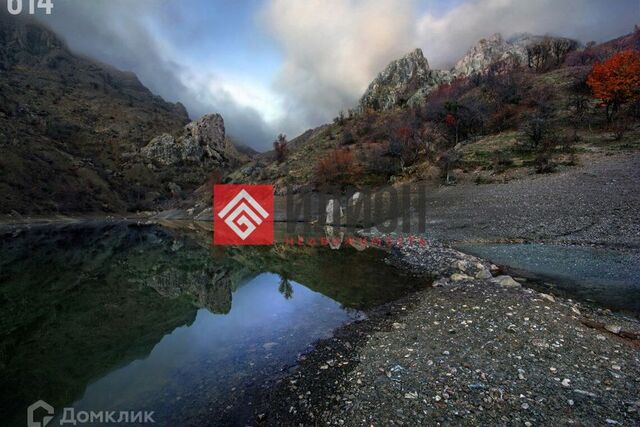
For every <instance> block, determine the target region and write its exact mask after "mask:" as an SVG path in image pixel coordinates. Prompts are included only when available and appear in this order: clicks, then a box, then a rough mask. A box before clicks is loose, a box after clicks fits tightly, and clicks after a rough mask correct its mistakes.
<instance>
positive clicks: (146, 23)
mask: <svg viewBox="0 0 640 427" xmlns="http://www.w3.org/2000/svg"><path fill="white" fill-rule="evenodd" d="M165 4H169V3H165ZM162 5H163V4H162V3H159V2H157V1H154V0H136V1H135V2H131V1H124V0H109V1H100V0H96V1H91V2H88V1H86V2H78V1H71V0H67V1H64V0H58V1H56V3H55V9H54V11H55V13H53V14H52V15H50V16H42V17H41V20H42V21H44V22H45V23H46V24H47V25H49V26H50V27H51V28H52V29H53V30H54V31H55V32H56V33H57V34H60V35H61V36H62V37H63V38H64V39H65V40H66V41H67V43H68V44H69V46H70V48H71V49H72V50H73V51H75V52H77V53H80V54H83V55H86V56H89V57H92V58H95V59H97V60H99V61H102V62H105V63H108V64H111V65H114V66H116V67H118V68H121V69H124V70H128V71H133V72H134V73H136V74H137V75H138V77H139V78H140V81H141V82H142V83H143V84H144V85H145V86H147V87H148V88H149V89H150V90H151V91H152V92H154V93H156V94H158V95H160V96H162V97H163V98H164V99H166V100H168V101H171V102H177V101H180V102H182V103H183V104H184V105H185V106H186V108H187V110H188V111H189V114H190V116H191V117H192V118H198V117H200V116H202V115H204V114H206V113H211V112H219V113H221V114H222V116H223V117H224V120H225V127H226V128H227V133H228V134H230V135H231V136H233V137H234V138H235V139H236V140H238V141H240V142H242V143H244V144H247V145H250V146H252V147H254V148H256V149H266V148H268V147H269V144H270V141H272V139H273V136H274V135H276V134H277V129H274V128H273V127H272V126H270V125H269V124H268V123H267V122H266V120H265V117H264V115H263V114H262V112H261V111H259V110H258V109H256V108H255V107H256V105H251V102H247V100H251V99H252V98H253V97H252V94H251V89H250V88H248V87H247V88H245V90H244V93H243V95H244V99H240V100H236V98H235V97H234V95H237V94H238V91H237V90H236V91H235V93H234V91H233V90H230V88H229V86H228V85H226V83H225V80H224V77H223V76H220V75H216V74H214V73H212V72H211V71H209V70H202V69H201V68H199V67H198V65H199V64H197V62H195V61H193V60H191V58H189V57H186V56H184V55H183V53H182V51H181V49H180V47H179V46H175V45H174V44H173V40H172V39H171V38H170V37H169V35H168V34H167V32H165V31H164V30H163V26H166V25H170V24H169V22H168V19H167V15H169V14H171V15H172V16H173V17H174V18H175V19H176V21H174V22H173V24H174V25H175V22H180V25H183V26H185V28H187V27H189V24H190V22H188V21H187V22H185V17H184V16H182V15H180V14H179V11H180V9H179V8H175V7H173V8H171V9H170V10H168V9H164V8H163V7H162ZM173 5H175V3H174V4H173ZM165 28H166V27H165ZM189 31H190V33H191V34H190V37H191V39H190V40H189V41H190V42H191V43H198V38H200V37H204V36H205V35H204V34H203V32H204V31H206V29H200V30H198V29H194V28H191V27H189ZM198 31H200V32H198ZM203 40H204V39H203ZM225 85H226V86H225ZM236 86H237V85H236ZM262 97H263V98H264V94H262ZM258 106H259V105H258Z"/></svg>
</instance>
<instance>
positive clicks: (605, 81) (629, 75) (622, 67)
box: [587, 50, 640, 119]
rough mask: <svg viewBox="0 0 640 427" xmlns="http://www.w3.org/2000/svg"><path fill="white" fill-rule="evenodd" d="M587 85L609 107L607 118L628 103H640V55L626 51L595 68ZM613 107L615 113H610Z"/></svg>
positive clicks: (596, 65)
mask: <svg viewBox="0 0 640 427" xmlns="http://www.w3.org/2000/svg"><path fill="white" fill-rule="evenodd" d="M587 84H588V85H589V87H590V88H591V90H592V91H593V95H594V96H595V97H596V98H599V99H601V100H602V102H603V103H604V104H605V105H606V106H607V117H608V118H609V119H611V116H610V115H611V114H612V112H613V111H615V110H617V108H618V107H619V106H620V105H622V104H624V103H626V102H636V101H640V53H638V52H637V51H633V50H625V51H622V52H620V53H617V54H615V55H613V56H612V57H611V58H609V59H607V60H606V61H604V62H601V63H597V64H595V65H594V66H593V69H592V70H591V73H590V74H589V76H588V77H587ZM609 107H613V111H612V112H610V111H609Z"/></svg>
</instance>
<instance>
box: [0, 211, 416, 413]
mask: <svg viewBox="0 0 640 427" xmlns="http://www.w3.org/2000/svg"><path fill="white" fill-rule="evenodd" d="M187 231H188V232H187ZM210 238H211V235H210V231H209V230H207V229H206V228H204V229H202V230H200V231H198V230H195V231H194V230H191V231H189V230H184V229H180V230H172V229H171V228H166V227H163V228H161V227H158V226H138V225H135V224H128V223H104V222H96V223H84V224H82V225H73V226H71V225H67V226H57V227H34V228H32V229H30V230H26V231H21V232H14V231H4V232H2V231H0V242H1V244H2V246H1V247H2V249H1V250H0V388H1V389H2V390H3V393H2V396H3V397H2V398H1V399H0V411H1V413H2V414H6V415H8V417H9V418H10V420H11V422H12V423H13V424H24V420H23V417H24V413H25V411H24V409H25V408H26V406H28V405H29V404H31V403H33V402H34V401H35V400H38V399H44V400H45V401H47V402H49V403H51V404H53V405H54V406H56V407H58V408H59V407H61V406H62V405H65V404H69V403H70V402H72V401H74V400H75V399H77V398H79V397H80V396H81V395H82V393H83V391H84V389H85V387H86V385H87V384H88V383H90V382H92V381H93V380H95V379H97V378H99V377H102V376H104V375H105V374H106V373H108V372H110V371H112V370H113V369H115V368H117V367H121V366H124V365H126V364H128V363H129V362H131V361H132V360H134V359H137V358H141V357H145V356H147V355H148V354H149V352H150V351H151V350H152V349H153V348H154V346H155V345H156V344H157V343H158V342H159V341H160V339H161V338H162V337H163V336H164V335H166V334H167V333H169V332H170V331H172V330H174V329H175V328H176V327H178V326H181V325H185V324H191V323H192V322H193V320H194V318H195V314H196V310H197V308H199V307H204V308H207V309H208V310H209V311H211V312H213V313H219V314H225V313H228V312H229V311H230V309H231V298H232V294H233V292H235V291H236V290H237V289H239V288H240V286H242V285H243V284H245V283H247V282H248V281H249V280H250V279H251V278H253V277H255V276H256V275H257V274H259V273H262V272H272V273H277V274H279V275H280V276H281V278H282V283H280V286H279V287H280V292H281V293H282V295H283V296H284V297H285V298H293V299H295V298H296V294H295V293H294V292H293V287H292V285H291V282H297V283H300V284H302V285H304V286H305V287H308V288H309V289H311V290H314V291H316V292H320V293H322V294H324V295H326V296H328V297H330V298H332V299H334V300H335V301H337V302H339V303H341V304H342V305H343V306H346V307H351V308H363V307H368V306H372V305H375V304H378V303H382V302H385V301H388V300H391V299H394V298H396V297H398V296H400V295H401V294H402V293H404V292H406V290H407V288H408V287H410V286H413V284H415V282H413V281H411V280H408V279H407V278H402V277H399V276H398V275H397V272H396V271H395V270H392V269H391V267H388V266H386V265H385V264H384V263H381V262H380V259H379V254H377V253H375V252H372V251H364V252H357V251H355V250H354V249H349V250H348V251H349V253H346V252H345V251H332V250H329V249H328V248H311V247H293V246H282V245H276V246H268V247H215V248H213V249H212V248H211V247H210V241H211V240H210Z"/></svg>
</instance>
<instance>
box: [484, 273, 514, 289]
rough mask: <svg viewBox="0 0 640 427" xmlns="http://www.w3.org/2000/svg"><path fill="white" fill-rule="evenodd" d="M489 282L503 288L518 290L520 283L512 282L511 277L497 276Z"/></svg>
mask: <svg viewBox="0 0 640 427" xmlns="http://www.w3.org/2000/svg"><path fill="white" fill-rule="evenodd" d="M491 282H493V283H495V284H497V285H500V286H502V287H503V288H519V287H520V286H521V285H520V283H518V282H516V281H515V280H513V278H512V277H511V276H506V275H505V276H498V277H494V278H493V279H491Z"/></svg>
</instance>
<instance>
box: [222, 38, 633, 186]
mask: <svg viewBox="0 0 640 427" xmlns="http://www.w3.org/2000/svg"><path fill="white" fill-rule="evenodd" d="M639 46H640V31H638V30H636V31H635V32H634V33H632V34H629V35H626V36H623V37H620V38H618V39H615V40H612V41H609V42H606V43H603V44H601V45H595V44H593V43H591V44H589V45H587V46H586V47H579V44H578V43H577V42H576V41H573V40H569V39H564V38H553V37H549V36H533V35H523V34H521V35H516V36H513V37H511V38H509V39H507V40H505V39H503V38H502V36H500V35H494V36H492V37H490V38H488V39H483V40H480V41H479V42H478V43H477V44H476V45H475V46H473V47H472V48H470V49H469V51H468V53H467V54H466V55H465V56H464V57H463V58H461V59H460V60H459V61H458V63H457V64H456V66H455V67H454V68H453V69H451V70H433V69H430V68H429V65H428V61H427V60H426V58H424V57H423V54H422V51H420V50H419V49H417V50H415V51H413V52H411V53H410V54H408V55H407V56H405V57H403V58H400V59H399V60H397V61H393V62H392V63H390V64H389V66H388V67H387V68H386V69H385V70H383V71H382V72H381V73H380V75H379V76H378V77H377V78H376V79H375V80H374V81H373V82H372V83H371V85H370V86H369V88H368V89H367V91H366V92H365V94H364V95H363V97H362V99H361V101H360V103H359V105H358V106H357V108H354V109H352V110H350V111H349V112H348V113H347V114H344V113H341V114H340V115H339V116H338V117H336V118H335V120H334V122H333V123H331V124H327V125H323V126H321V127H319V128H316V129H313V130H309V131H307V132H305V133H304V134H303V135H301V136H300V137H298V138H295V139H293V140H291V141H290V142H289V144H288V146H287V153H286V159H285V161H282V162H277V161H275V155H274V154H273V153H271V154H269V153H267V154H264V155H262V156H261V157H259V158H258V159H255V160H254V161H253V162H252V163H250V164H248V165H244V166H243V167H242V168H240V169H238V170H236V171H234V172H233V173H232V174H231V175H230V176H229V180H231V181H234V182H273V183H274V184H275V185H276V187H277V188H278V191H279V192H282V191H284V189H285V187H290V188H292V189H293V190H294V191H296V192H298V191H312V190H315V189H318V188H321V187H323V186H327V185H330V186H345V185H355V186H360V185H384V184H388V183H392V184H393V183H396V182H412V181H418V180H427V181H431V182H433V183H434V184H435V185H438V184H442V183H445V184H452V183H455V182H470V183H476V184H482V183H488V182H504V181H508V180H510V179H513V178H517V177H522V176H526V175H530V174H535V173H547V172H553V171H556V170H560V169H562V168H566V167H570V166H573V165H575V164H577V163H579V162H580V161H581V159H582V158H583V157H584V156H588V155H592V154H593V153H595V154H597V155H608V154H611V153H618V152H628V151H629V150H637V149H638V148H640V138H639V136H640V130H639V129H638V117H637V111H636V110H634V109H633V108H632V106H629V107H628V108H626V109H625V110H624V111H622V112H621V113H620V117H619V119H618V120H617V122H616V123H615V126H613V127H612V125H610V124H608V123H607V122H606V120H605V115H604V113H603V109H602V108H600V105H599V103H598V101H597V100H595V99H594V98H593V97H592V95H591V93H590V90H589V88H588V86H587V84H586V78H587V75H588V74H589V72H590V71H591V66H592V64H593V63H595V62H596V61H600V60H603V59H606V58H607V57H609V56H611V55H613V54H614V53H616V52H619V51H622V50H625V49H636V50H637V49H638V47H639ZM533 129H538V130H540V132H541V133H542V135H541V136H540V138H534V139H532V135H531V133H532V132H531V131H532V130H533Z"/></svg>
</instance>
